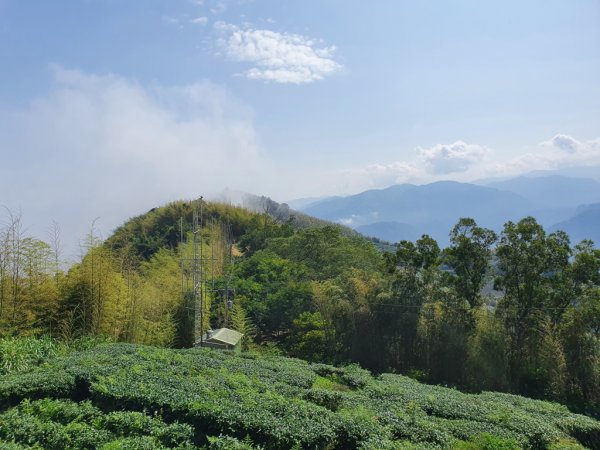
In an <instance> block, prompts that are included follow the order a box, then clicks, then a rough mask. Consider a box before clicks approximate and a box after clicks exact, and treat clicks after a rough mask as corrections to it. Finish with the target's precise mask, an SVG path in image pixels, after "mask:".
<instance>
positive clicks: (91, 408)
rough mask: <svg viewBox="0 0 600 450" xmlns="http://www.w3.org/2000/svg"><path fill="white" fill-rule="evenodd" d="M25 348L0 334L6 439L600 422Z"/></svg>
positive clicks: (249, 370) (505, 430)
mask: <svg viewBox="0 0 600 450" xmlns="http://www.w3.org/2000/svg"><path fill="white" fill-rule="evenodd" d="M18 345H19V343H18V342H17V341H11V342H8V341H4V342H3V341H0V348H3V349H4V353H0V362H2V363H3V366H2V367H3V370H4V374H3V376H2V378H0V408H1V412H0V448H2V449H21V448H32V447H34V448H35V447H36V446H37V447H38V448H39V447H42V448H47V449H60V448H73V449H159V448H180V449H193V448H197V447H200V446H204V447H207V448H210V449H247V450H249V449H252V448H265V449H290V448H312V449H331V450H333V449H352V448H362V449H373V450H376V449H377V450H379V449H415V450H416V449H422V450H435V449H463V450H469V449H471V450H473V449H500V450H501V449H506V450H510V449H519V448H527V449H546V448H549V449H557V450H558V449H571V450H575V449H582V448H585V447H583V445H585V446H586V447H588V448H600V423H599V422H597V421H595V420H593V419H590V418H588V417H585V416H580V415H576V414H572V413H570V412H569V411H568V409H567V408H565V407H564V406H561V405H558V404H554V403H547V402H543V401H536V400H529V399H526V398H524V397H519V396H515V395H508V394H498V393H489V392H484V393H481V394H479V395H473V394H463V393H461V392H458V391H456V390H453V389H448V388H443V387H435V386H428V385H424V384H420V383H418V382H416V381H414V380H412V379H410V378H407V377H404V376H400V375H392V374H383V375H380V376H378V377H373V376H372V375H371V374H370V373H369V372H367V371H366V370H363V369H360V368H359V367H358V366H355V365H350V366H346V367H343V368H336V367H333V366H330V365H325V364H310V363H308V362H305V361H301V360H298V359H290V358H283V357H275V356H271V357H265V356H263V357H259V356H257V355H253V354H246V355H243V356H235V355H234V354H229V353H224V352H218V351H214V350H208V349H188V350H170V349H160V348H156V347H147V346H140V345H132V344H100V345H91V346H90V345H88V347H89V348H88V349H87V350H79V351H75V352H68V351H66V350H64V349H63V350H62V351H61V350H60V349H59V348H57V347H56V345H55V344H53V343H51V342H50V341H35V340H31V339H29V340H21V341H20V345H21V348H20V349H19V351H18V352H16V353H12V354H8V353H7V352H6V350H7V348H9V347H10V348H14V347H15V346H18ZM23 347H24V348H23ZM16 354H18V355H19V356H20V357H21V359H20V361H21V364H16V365H12V366H8V364H6V363H7V362H9V361H11V360H13V361H14V359H15V355H16Z"/></svg>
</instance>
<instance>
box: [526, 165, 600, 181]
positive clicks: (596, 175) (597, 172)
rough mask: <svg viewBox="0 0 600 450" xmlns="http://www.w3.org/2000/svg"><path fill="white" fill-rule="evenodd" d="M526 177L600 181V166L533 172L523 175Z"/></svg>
mask: <svg viewBox="0 0 600 450" xmlns="http://www.w3.org/2000/svg"><path fill="white" fill-rule="evenodd" d="M524 175H525V176H527V177H546V176H551V175H560V176H563V177H570V178H593V179H595V180H598V181H600V166H577V167H564V168H562V169H552V170H534V171H532V172H528V173H526V174H524Z"/></svg>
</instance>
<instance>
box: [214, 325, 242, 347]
mask: <svg viewBox="0 0 600 450" xmlns="http://www.w3.org/2000/svg"><path fill="white" fill-rule="evenodd" d="M243 336H244V335H243V334H242V333H240V332H238V331H235V330H230V329H229V328H219V329H217V330H214V331H213V332H212V333H210V334H209V335H208V336H207V337H206V341H207V342H215V341H216V342H222V343H224V344H228V345H236V344H237V343H238V342H239V341H240V339H242V337H243Z"/></svg>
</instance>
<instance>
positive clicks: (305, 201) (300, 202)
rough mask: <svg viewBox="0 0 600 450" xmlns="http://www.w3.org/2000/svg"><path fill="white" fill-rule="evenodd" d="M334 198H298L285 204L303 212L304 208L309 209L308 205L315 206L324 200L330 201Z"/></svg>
mask: <svg viewBox="0 0 600 450" xmlns="http://www.w3.org/2000/svg"><path fill="white" fill-rule="evenodd" d="M330 198H333V197H306V198H296V199H294V200H288V201H287V202H285V203H286V204H287V205H288V206H289V207H290V208H292V209H295V210H301V209H302V208H305V207H307V206H308V205H314V204H316V203H318V202H320V201H323V200H329V199H330Z"/></svg>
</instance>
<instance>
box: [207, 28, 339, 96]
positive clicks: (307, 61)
mask: <svg viewBox="0 0 600 450" xmlns="http://www.w3.org/2000/svg"><path fill="white" fill-rule="evenodd" d="M215 29H216V30H217V31H219V32H221V33H222V34H223V35H224V36H223V37H222V38H220V39H219V41H218V44H219V46H220V47H221V48H222V50H223V51H224V53H225V55H226V56H227V57H229V58H230V59H232V60H233V61H238V62H247V63H251V64H253V65H254V67H252V68H250V69H248V70H247V71H246V72H245V76H246V77H247V78H250V79H253V80H264V81H273V82H276V83H292V84H302V83H311V82H314V81H318V80H322V79H324V78H325V77H326V76H329V75H332V74H333V73H335V72H337V71H339V70H340V69H341V68H342V66H341V65H340V64H339V63H337V62H336V61H335V60H334V59H333V55H334V53H335V47H334V46H329V47H327V46H325V47H323V46H320V45H319V43H318V42H317V41H315V40H312V39H310V38H307V37H305V36H302V35H299V34H289V33H278V32H275V31H270V30H257V29H252V28H248V29H242V28H240V27H237V26H236V25H231V24H227V23H224V22H217V23H216V24H215Z"/></svg>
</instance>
